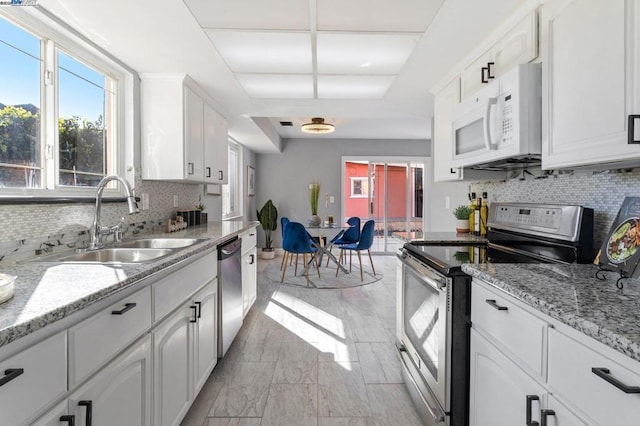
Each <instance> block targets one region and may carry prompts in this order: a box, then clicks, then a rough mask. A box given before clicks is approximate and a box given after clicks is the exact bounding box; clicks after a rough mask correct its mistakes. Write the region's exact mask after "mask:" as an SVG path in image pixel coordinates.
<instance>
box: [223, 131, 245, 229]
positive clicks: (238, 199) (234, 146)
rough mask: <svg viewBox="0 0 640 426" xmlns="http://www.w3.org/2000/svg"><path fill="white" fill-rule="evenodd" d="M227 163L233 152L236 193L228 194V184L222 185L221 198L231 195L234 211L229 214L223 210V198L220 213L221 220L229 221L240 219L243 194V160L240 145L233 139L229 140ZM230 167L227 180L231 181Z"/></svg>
mask: <svg viewBox="0 0 640 426" xmlns="http://www.w3.org/2000/svg"><path fill="white" fill-rule="evenodd" d="M228 141H229V161H231V158H232V155H231V151H234V152H235V153H236V173H235V179H236V187H237V190H236V193H235V194H230V193H229V190H230V187H231V186H230V184H224V185H222V196H223V197H231V196H232V195H233V196H234V198H235V205H236V210H234V211H229V212H225V211H224V210H225V209H224V204H225V202H224V198H223V202H222V206H223V211H222V220H231V219H237V218H239V217H242V211H243V209H242V200H243V198H244V197H243V194H244V179H243V176H244V173H242V170H243V167H242V165H243V164H244V162H243V159H242V145H240V143H238V142H237V141H236V140H234V139H233V138H229V139H228ZM231 170H232V168H231V165H229V180H231V177H232V176H231Z"/></svg>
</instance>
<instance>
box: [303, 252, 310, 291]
mask: <svg viewBox="0 0 640 426" xmlns="http://www.w3.org/2000/svg"><path fill="white" fill-rule="evenodd" d="M302 261H303V262H304V276H305V278H306V279H307V287H309V265H308V264H307V253H302Z"/></svg>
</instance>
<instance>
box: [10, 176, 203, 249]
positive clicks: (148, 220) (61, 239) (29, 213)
mask: <svg viewBox="0 0 640 426" xmlns="http://www.w3.org/2000/svg"><path fill="white" fill-rule="evenodd" d="M142 193H147V194H149V210H144V211H143V210H141V211H140V213H138V214H135V215H129V214H128V212H127V206H126V203H124V202H123V203H104V204H103V205H102V211H101V215H100V216H101V222H102V224H103V225H109V226H111V225H116V224H118V223H119V222H120V221H121V219H122V218H124V223H125V227H124V229H125V235H131V234H137V233H140V232H145V231H154V230H158V227H161V226H163V222H164V219H166V218H169V217H172V216H174V215H175V211H176V210H177V209H176V208H174V207H173V196H174V195H177V196H178V205H179V206H180V207H179V208H193V207H195V206H196V204H198V202H199V201H200V197H201V196H202V194H203V185H186V184H179V183H168V182H155V181H143V180H139V179H137V180H136V184H135V194H136V196H138V197H140V194H142ZM138 205H139V207H140V208H141V209H142V203H138ZM94 208H95V207H94V204H93V203H91V204H86V203H83V204H16V205H0V261H3V260H4V261H8V260H12V261H15V260H21V259H23V258H28V257H32V256H34V255H35V254H46V253H53V252H55V251H59V250H63V249H68V248H72V247H83V246H84V245H86V243H87V242H88V240H89V235H88V233H87V230H88V229H89V226H91V222H92V221H93V213H94Z"/></svg>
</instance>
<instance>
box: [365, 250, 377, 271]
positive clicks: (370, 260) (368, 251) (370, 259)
mask: <svg viewBox="0 0 640 426" xmlns="http://www.w3.org/2000/svg"><path fill="white" fill-rule="evenodd" d="M367 253H369V262H371V269H372V270H373V276H374V277H375V276H376V268H374V267H373V259H372V258H371V249H367Z"/></svg>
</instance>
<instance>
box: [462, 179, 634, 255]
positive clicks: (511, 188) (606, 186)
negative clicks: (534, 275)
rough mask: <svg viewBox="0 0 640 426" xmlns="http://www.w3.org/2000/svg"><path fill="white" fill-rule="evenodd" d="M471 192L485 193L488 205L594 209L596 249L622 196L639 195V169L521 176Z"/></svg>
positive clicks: (482, 184) (480, 185)
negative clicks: (563, 205) (547, 204)
mask: <svg viewBox="0 0 640 426" xmlns="http://www.w3.org/2000/svg"><path fill="white" fill-rule="evenodd" d="M469 188H470V189H469V191H470V192H476V193H482V192H485V191H486V192H487V193H488V196H489V203H491V202H493V201H503V202H529V203H549V204H576V205H581V206H584V207H590V208H592V209H593V210H594V228H595V232H594V234H595V235H594V240H595V241H594V243H595V247H599V246H600V245H601V244H602V242H603V241H604V239H605V238H606V235H607V233H608V231H609V227H610V226H611V224H612V223H613V221H614V219H615V217H616V215H617V214H618V209H619V208H620V206H621V205H622V201H623V200H624V197H627V196H636V197H637V196H640V169H632V170H609V171H605V172H569V173H564V174H557V173H555V174H552V175H545V174H544V173H541V172H539V173H534V174H528V173H524V174H520V175H519V176H517V177H515V178H513V179H508V180H506V181H500V182H475V183H472V184H470V185H469Z"/></svg>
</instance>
